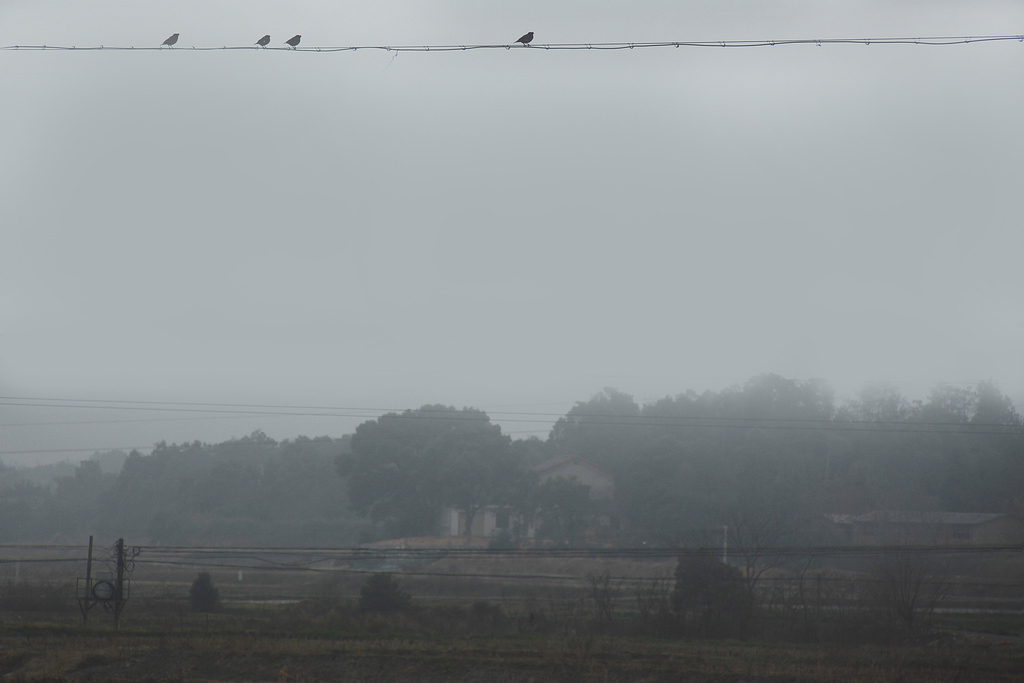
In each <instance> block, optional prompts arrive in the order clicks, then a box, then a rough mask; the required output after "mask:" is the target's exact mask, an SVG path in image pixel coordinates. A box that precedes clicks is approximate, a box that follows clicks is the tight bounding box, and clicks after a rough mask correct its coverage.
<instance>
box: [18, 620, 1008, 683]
mask: <svg viewBox="0 0 1024 683" xmlns="http://www.w3.org/2000/svg"><path fill="white" fill-rule="evenodd" d="M392 626H394V625H392ZM0 653H2V654H0V674H2V675H5V679H6V680H12V681H53V680H72V681H128V680H132V681H160V682H163V681H282V680H287V681H307V682H312V681H395V682H397V683H402V682H404V681H417V682H422V681H473V682H475V681H480V682H486V683H518V682H520V681H522V682H526V681H532V682H534V683H546V682H549V681H550V682H555V681H595V682H596V681H600V682H605V681H611V682H616V681H648V682H651V683H654V682H659V681H679V680H686V681H698V682H702V681H706V682H716V683H725V682H729V683H741V682H742V683H754V682H758V683H767V682H769V681H771V682H778V683H781V682H782V681H786V682H788V683H828V682H838V681H849V682H851V683H897V682H899V683H926V682H927V683H954V681H964V680H969V681H975V682H977V683H989V682H992V683H1004V682H1005V683H1010V682H1011V681H1014V682H1016V681H1020V680H1022V678H1024V650H1022V649H1021V648H1012V647H977V646H972V645H969V644H963V643H960V644H953V645H948V644H947V645H946V646H943V647H926V646H922V647H890V648H880V647H841V648H840V647H808V646H792V645H765V644H758V643H736V642H692V641H651V640H640V639H624V638H600V637H589V636H573V635H568V636H558V637H548V636H536V635H531V636H505V637H498V636H490V637H472V636H464V637H446V638H438V637H427V636H422V635H416V634H411V635H401V636H399V635H391V636H386V637H375V636H373V635H370V634H366V633H363V634H353V635H351V636H349V637H336V638H315V637H309V638H300V637H295V636H289V635H285V634H276V635H275V634H267V633H260V632H252V633H245V632H237V631H218V630H213V629H212V628H211V630H210V631H205V630H203V631H193V632H185V633H167V632H150V631H123V632H120V633H115V632H112V631H104V630H92V631H89V632H85V631H81V630H77V629H48V628H43V627H39V628H30V627H21V628H8V629H4V630H0Z"/></svg>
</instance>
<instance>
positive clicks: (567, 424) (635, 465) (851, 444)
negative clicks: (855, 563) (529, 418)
mask: <svg viewBox="0 0 1024 683" xmlns="http://www.w3.org/2000/svg"><path fill="white" fill-rule="evenodd" d="M1021 427H1022V421H1021V416H1020V415H1019V414H1018V413H1017V411H1016V410H1015V408H1014V406H1013V403H1012V401H1011V400H1010V399H1009V398H1008V397H1006V396H1005V395H1004V394H1002V393H1001V392H1000V391H999V390H998V388H997V387H996V386H995V385H993V384H991V383H987V382H983V383H981V384H979V385H977V387H975V388H973V389H967V388H961V387H955V386H948V385H943V386H937V387H935V388H934V389H933V390H932V391H931V393H930V394H929V396H928V399H927V400H926V401H909V400H908V399H907V398H905V397H904V396H903V395H902V394H900V393H899V391H898V390H896V389H895V388H894V387H891V386H886V385H879V386H872V387H868V388H865V389H864V390H863V391H862V392H861V393H860V395H859V396H857V397H856V398H855V399H854V400H851V401H847V402H845V403H843V404H842V405H839V404H837V402H836V400H835V397H834V394H833V392H832V390H831V389H830V388H829V387H828V385H827V384H825V383H824V382H820V381H814V380H812V381H797V380H791V379H786V378H783V377H780V376H778V375H770V374H766V375H760V376H757V377H754V378H752V379H751V380H749V381H748V382H746V383H745V384H744V385H743V386H739V387H733V388H730V389H726V390H724V391H721V392H711V391H708V392H705V393H703V394H696V393H694V392H688V393H685V394H681V395H679V396H675V397H668V398H665V399H662V400H660V401H657V402H655V403H652V404H649V405H645V406H639V405H637V404H636V402H635V401H633V399H632V398H631V397H630V396H628V395H626V394H623V393H620V392H617V391H614V390H605V391H604V392H602V393H600V394H598V395H597V396H595V397H594V398H592V399H591V400H590V401H587V402H584V403H579V404H577V405H576V406H575V407H574V408H573V409H572V410H571V411H569V413H568V414H567V415H566V417H565V418H563V419H561V420H559V421H558V423H557V424H556V425H555V427H554V429H553V430H552V432H551V435H550V437H549V438H548V440H547V441H546V442H545V443H544V444H543V447H544V448H545V449H547V450H548V452H552V453H555V452H565V453H579V454H582V455H584V457H586V458H587V459H589V460H591V461H592V462H594V463H596V464H598V465H601V466H602V467H605V468H607V469H609V470H611V471H612V472H615V473H616V474H617V475H618V484H619V493H620V495H619V501H620V503H621V505H622V506H623V514H624V515H625V517H626V518H627V519H628V520H629V522H630V526H631V527H632V528H634V529H636V530H637V535H638V536H643V537H645V539H646V540H651V541H656V542H661V543H675V542H684V541H687V540H691V541H692V540H699V537H700V536H702V535H703V536H706V534H707V530H708V529H713V528H715V527H716V526H717V525H722V524H730V525H731V526H732V527H733V528H734V529H736V530H737V531H738V532H739V535H740V539H739V540H740V541H741V542H756V541H757V539H756V538H753V536H760V537H761V540H762V541H763V542H782V541H785V540H790V541H794V542H798V541H813V540H815V539H814V538H809V537H812V536H814V534H815V533H817V531H816V529H815V527H816V524H817V522H819V521H820V520H821V519H822V516H823V513H862V512H867V511H872V510H920V511H947V512H1000V513H1011V514H1014V515H1017V516H1022V515H1024V491H1022V490H1021V488H1020V482H1022V481H1024V430H1022V428H1021ZM744 533H746V535H747V538H744V537H743V536H744ZM801 537H802V538H801Z"/></svg>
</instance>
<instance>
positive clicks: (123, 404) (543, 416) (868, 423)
mask: <svg viewBox="0 0 1024 683" xmlns="http://www.w3.org/2000/svg"><path fill="white" fill-rule="evenodd" d="M25 401H32V403H25ZM43 401H46V402H47V403H42V402H43ZM80 404H81V405H80ZM0 405H5V406H11V407H20V408H81V409H87V410H88V409H95V410H137V411H155V412H187V413H201V414H202V413H217V414H220V413H226V414H229V415H232V416H236V417H248V416H254V417H264V416H284V417H347V418H353V417H354V418H364V419H369V420H374V419H378V420H379V419H381V418H387V419H388V420H394V419H416V420H434V419H436V420H449V421H453V420H466V421H470V422H474V421H483V420H484V419H486V418H492V419H495V420H498V421H500V422H522V423H532V424H537V423H552V424H553V423H556V422H558V421H561V420H565V421H566V422H567V423H569V424H574V425H578V426H583V425H588V426H594V425H611V426H623V425H632V426H675V425H672V424H671V422H676V421H678V422H683V423H686V424H687V425H689V424H690V423H693V422H698V423H699V424H696V425H693V426H698V427H717V426H725V425H730V424H733V423H747V424H743V425H742V426H743V427H745V428H759V427H760V426H761V425H762V423H763V424H768V425H774V424H786V425H789V424H809V425H828V426H829V429H832V428H838V429H839V430H841V431H844V430H847V428H849V427H854V426H855V427H858V428H863V427H870V428H873V429H875V430H878V431H897V430H889V429H885V430H881V429H879V428H880V427H901V428H906V427H913V428H914V429H901V430H899V431H907V432H914V433H917V432H931V431H932V430H925V429H920V428H921V427H950V428H955V432H954V433H958V434H959V433H965V434H966V433H987V432H984V431H983V430H986V429H990V430H1003V431H997V432H994V433H998V434H1004V433H1012V432H1007V431H1005V430H1019V429H1020V428H1021V425H1019V424H1000V423H995V422H950V421H931V420H905V421H897V420H837V419H830V418H806V417H755V416H713V415H643V414H636V415H629V414H625V413H567V414H563V413H542V412H519V411H494V412H487V411H485V410H482V409H481V410H480V411H479V413H469V414H467V413H464V412H461V411H452V410H449V409H447V408H432V407H423V408H412V409H409V408H383V407H367V408H356V407H348V406H314V405H280V404H259V403H205V402H186V401H134V400H131V401H121V400H105V399H70V398H27V397H16V396H0ZM162 406H167V407H162ZM313 411H315V412H313ZM406 412H412V413H415V414H411V415H407V414H405V413H406ZM506 416H511V417H506ZM531 417H535V418H538V419H522V418H531ZM182 419H186V420H187V419H190V418H182ZM196 419H200V418H196ZM105 422H106V421H105ZM110 422H114V421H110ZM719 423H721V424H719ZM749 423H756V424H753V425H751V424H749ZM48 424H89V423H88V422H82V423H71V422H69V423H60V422H54V423H48ZM0 426H5V425H0ZM12 426H20V425H12ZM856 431H860V429H857V430H856ZM868 431H870V430H868ZM938 433H949V432H942V431H940V432H938Z"/></svg>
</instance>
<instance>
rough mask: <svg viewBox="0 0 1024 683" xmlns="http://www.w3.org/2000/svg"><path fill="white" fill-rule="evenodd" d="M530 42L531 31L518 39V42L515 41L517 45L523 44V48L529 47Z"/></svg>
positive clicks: (531, 38)
mask: <svg viewBox="0 0 1024 683" xmlns="http://www.w3.org/2000/svg"><path fill="white" fill-rule="evenodd" d="M531 40H533V31H530V32H529V33H527V34H526V35H524V36H523V37H522V38H520V39H519V40H517V41H516V42H517V43H522V44H523V45H524V46H526V45H529V44H530V41H531Z"/></svg>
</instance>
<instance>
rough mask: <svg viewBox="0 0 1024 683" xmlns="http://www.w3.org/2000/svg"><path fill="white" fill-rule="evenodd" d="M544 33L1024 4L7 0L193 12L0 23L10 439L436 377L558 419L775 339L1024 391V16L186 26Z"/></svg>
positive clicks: (801, 358) (997, 10) (606, 25)
mask: <svg viewBox="0 0 1024 683" xmlns="http://www.w3.org/2000/svg"><path fill="white" fill-rule="evenodd" d="M529 30H533V31H535V33H536V39H535V43H536V44H544V43H549V42H552V43H555V42H601V41H653V40H732V39H785V38H840V37H853V38H859V37H887V36H931V35H955V36H968V35H984V34H1008V33H1009V34H1018V33H1024V5H1022V4H1021V3H1019V2H973V3H963V2H905V1H901V2H856V3H853V2H761V1H725V2H681V1H678V0H673V1H671V2H644V3H635V2H602V1H599V0H590V1H588V2H580V1H577V0H571V1H565V2H558V3H551V2H540V1H526V2H516V3H509V2H488V1H481V0H466V1H463V2H456V1H436V2H409V1H400V0H391V1H383V2H375V3H361V2H347V1H332V2H312V1H305V2H303V1H296V2H289V3H276V2H260V1H253V0H246V1H245V2H227V1H221V2H207V1H203V2H198V1H195V2H187V1H176V2H160V1H153V2H114V1H96V2H70V1H66V2H65V1H60V0H54V1H50V2H46V3H39V2H34V1H32V2H18V1H12V0H3V1H0V46H7V45H35V44H48V45H78V46H94V45H118V46H129V45H134V46H136V47H141V46H156V45H159V44H160V43H161V42H162V41H163V40H164V39H165V38H166V37H167V36H168V35H170V34H171V33H174V32H179V33H180V34H181V38H180V41H179V43H178V49H175V50H163V51H161V52H118V51H106V52H82V51H78V52H71V51H66V52H65V51H45V52H44V51H13V50H11V51H0V122H2V126H0V396H3V397H5V398H3V399H2V400H0V458H2V459H3V461H4V462H8V463H10V462H42V461H46V460H51V459H63V458H70V459H78V458H80V457H85V456H86V455H88V451H89V450H91V449H107V448H130V447H136V446H148V445H151V444H152V443H154V442H155V441H158V440H161V439H166V440H168V441H181V440H192V439H202V440H209V441H216V440H222V439H225V438H229V437H231V436H236V435H237V436H240V435H243V434H247V433H249V432H250V431H252V430H253V429H256V428H261V429H263V430H264V431H266V432H267V434H269V435H270V436H272V437H274V438H279V439H280V438H288V437H293V436H295V435H298V434H306V435H310V436H312V435H318V434H329V435H332V436H340V435H341V434H343V433H345V432H348V431H351V430H352V429H353V428H354V426H355V425H356V424H358V423H359V422H361V421H363V420H364V419H367V417H371V416H374V415H376V414H377V413H378V412H379V411H380V410H383V409H401V408H407V407H414V406H418V405H420V404H423V403H428V402H429V403H445V404H452V405H456V406H476V407H479V408H482V409H484V410H487V411H489V412H493V413H497V412H501V411H507V412H514V411H524V412H526V411H533V412H543V413H550V414H551V415H552V417H550V418H545V417H543V416H534V418H535V419H537V420H539V422H537V423H530V422H518V421H513V419H515V420H519V419H527V418H525V417H523V416H520V417H518V418H515V417H510V416H508V415H506V416H505V417H506V418H508V419H507V420H505V421H503V419H502V417H501V416H500V415H495V421H498V422H503V425H504V426H505V428H506V429H507V430H508V431H510V432H511V433H512V434H513V436H525V435H527V434H529V433H537V434H539V435H541V436H543V435H544V434H546V432H547V430H548V428H549V425H550V422H551V421H553V420H554V418H555V417H557V415H559V414H564V411H565V410H566V409H567V408H568V407H569V406H571V405H572V403H573V402H574V401H577V400H585V399H587V398H588V397H589V396H591V395H592V394H593V393H594V392H596V391H598V390H600V389H601V388H602V387H604V386H615V387H618V388H619V389H621V390H623V391H626V392H629V393H631V394H633V395H634V396H635V397H636V399H637V400H638V401H641V402H645V401H650V400H653V399H656V398H658V397H661V396H664V395H666V394H675V393H678V392H682V391H685V390H687V389H691V388H692V389H695V390H697V391H701V390H703V389H708V388H710V389H715V390H718V389H721V388H723V387H725V386H728V385H731V384H736V383H740V382H743V381H744V380H746V379H747V378H749V377H750V376H752V375H755V374H758V373H762V372H775V373H778V374H780V375H783V376H786V377H791V378H799V379H807V378H811V377H821V378H824V379H826V380H828V381H829V382H830V383H831V384H832V385H833V386H834V387H835V388H836V390H837V392H838V393H839V395H840V396H843V395H848V394H852V393H854V392H856V391H857V390H858V389H859V388H860V387H862V386H863V385H865V384H867V383H869V382H875V381H889V382H892V383H893V384H895V385H897V386H898V387H900V388H901V389H902V390H903V391H904V393H906V394H907V395H909V396H911V397H914V398H916V397H921V396H923V395H924V394H925V393H926V391H927V390H928V388H930V387H931V386H932V385H933V384H935V383H938V382H951V383H964V384H975V383H976V382H978V381H979V380H984V379H992V380H994V381H995V382H996V383H997V384H998V385H999V386H1000V387H1001V388H1002V389H1003V391H1005V392H1006V393H1007V394H1008V395H1010V396H1011V397H1013V398H1014V399H1015V400H1016V402H1017V405H1018V406H1020V405H1022V403H1024V400H1022V399H1024V306H1022V305H1021V294H1022V291H1024V277H1022V274H1021V273H1022V270H1021V254H1022V253H1024V231H1022V230H1021V220H1020V209H1021V187H1024V168H1022V166H1021V163H1020V159H1021V154H1022V152H1024V129H1022V127H1021V125H1020V122H1021V121H1022V120H1024V87H1022V84H1024V45H1022V44H1021V43H1018V42H1001V43H989V44H970V45H958V46H951V47H925V46H887V45H870V46H864V45H825V46H822V47H816V46H813V45H809V46H775V47H767V48H755V49H735V50H733V49H720V48H715V49H698V48H679V49H675V48H667V49H656V50H639V49H637V50H627V51H617V52H597V51H579V52H556V51H544V50H541V49H514V50H510V51H505V50H494V51H475V52H455V53H438V52H433V53H402V54H399V55H398V56H397V57H394V53H387V52H375V51H366V52H354V53H352V52H342V53H332V54H328V53H306V52H284V51H269V50H268V51H215V52H191V51H188V50H187V49H181V48H187V47H189V46H193V45H195V46H222V45H250V44H252V43H254V42H255V41H256V39H257V38H259V37H260V36H262V35H263V34H264V33H270V34H271V35H272V40H273V43H272V44H273V45H278V46H280V45H281V44H282V42H283V41H284V40H286V39H287V38H289V37H290V36H292V35H294V34H296V33H301V34H302V36H303V38H302V45H303V46H317V45H320V46H333V45H399V44H417V45H419V44H430V45H436V44H451V43H457V44H462V43H506V42H510V41H512V40H515V38H517V37H519V36H520V35H521V34H523V33H525V32H526V31H529ZM25 397H36V398H45V399H53V398H60V399H77V400H81V399H94V400H95V399H103V400H117V401H175V402H184V403H195V402H201V403H245V404H274V405H302V406H326V407H333V408H346V409H347V410H339V411H313V410H299V411H290V412H304V413H316V412H319V413H325V412H332V413H335V414H336V415H335V416H334V417H315V416H312V415H305V416H301V417H297V416H284V415H264V416H260V417H251V416H250V417H244V418H239V417H238V416H235V415H230V414H227V413H214V412H207V413H201V414H197V413H189V412H177V413H167V412H156V411H140V410H134V411H131V412H125V411H123V410H112V409H85V408H75V409H65V408H59V407H54V406H57V405H59V404H60V403H61V402H55V401H52V400H46V401H39V402H38V403H40V404H44V405H45V406H47V407H33V408H28V407H24V405H21V406H16V405H11V404H14V403H21V404H24V403H25V401H14V400H10V399H11V398H25ZM118 405H121V406H123V405H124V404H118ZM134 407H136V408H138V407H144V406H140V405H135V406H134ZM150 407H154V406H150ZM185 407H188V406H182V407H179V408H185ZM355 409H363V410H355ZM375 411H376V412H375ZM276 412H289V411H280V410H278V411H276ZM126 419H127V420H132V421H131V422H124V421H121V420H126ZM68 448H81V449H86V450H85V452H82V453H74V454H68V453H59V452H57V451H59V450H60V449H68ZM26 451H33V452H31V453H26ZM37 451H47V452H37Z"/></svg>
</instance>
